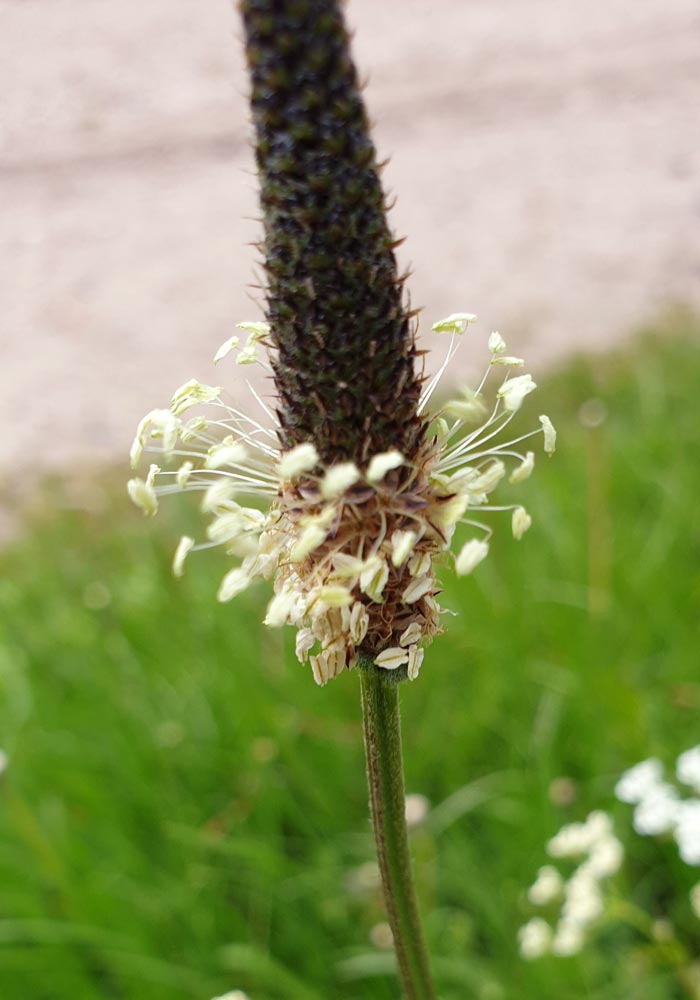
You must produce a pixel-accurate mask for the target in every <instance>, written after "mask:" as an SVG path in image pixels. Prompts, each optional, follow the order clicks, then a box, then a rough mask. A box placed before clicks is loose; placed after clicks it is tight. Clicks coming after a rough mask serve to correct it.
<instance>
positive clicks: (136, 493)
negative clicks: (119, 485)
mask: <svg viewBox="0 0 700 1000" xmlns="http://www.w3.org/2000/svg"><path fill="white" fill-rule="evenodd" d="M126 488H127V490H128V493H129V496H130V497H131V500H132V502H133V503H135V504H136V506H137V507H140V508H141V510H142V511H143V512H144V514H145V515H146V517H153V515H154V514H155V513H156V512H157V510H158V497H157V496H156V491H155V490H154V489H153V486H151V485H150V484H149V483H147V482H144V480H143V479H130V480H129V482H128V483H127V484H126Z"/></svg>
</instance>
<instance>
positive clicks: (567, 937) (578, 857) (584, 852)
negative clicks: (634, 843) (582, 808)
mask: <svg viewBox="0 0 700 1000" xmlns="http://www.w3.org/2000/svg"><path fill="white" fill-rule="evenodd" d="M547 853H548V854H549V856H550V857H551V858H556V859H557V860H563V861H567V860H575V861H578V865H577V867H576V868H575V869H574V871H573V872H572V873H571V874H570V875H569V877H568V878H566V879H565V878H564V876H563V875H562V874H561V872H560V871H559V869H558V868H555V867H554V865H545V866H544V867H543V868H540V870H539V872H538V873H537V878H536V879H535V881H534V883H533V884H532V885H531V886H530V889H529V890H528V894H527V895H528V899H529V901H530V902H531V903H532V904H533V905H534V906H551V905H552V904H561V905H560V909H559V914H558V916H557V918H556V922H555V924H554V925H552V924H550V923H548V922H547V921H546V920H544V919H543V918H542V917H534V918H533V919H532V920H530V921H528V923H526V924H525V925H524V926H523V927H521V928H520V931H519V932H518V941H519V945H520V954H521V955H522V957H523V958H527V959H535V958H540V957H541V956H542V955H546V954H549V953H551V954H552V955H558V956H560V957H564V956H567V955H574V954H576V953H577V952H579V951H580V950H581V948H582V947H583V945H584V941H585V932H586V929H587V928H588V927H589V925H590V924H592V923H593V922H594V921H595V920H597V919H598V918H599V917H600V916H601V915H602V914H603V911H604V909H605V902H604V898H603V892H602V890H601V883H602V882H603V881H604V880H605V879H607V878H610V877H611V876H612V875H615V874H616V872H617V871H618V870H619V868H620V865H621V864H622V860H623V858H624V850H623V847H622V844H621V843H620V841H619V840H618V839H617V837H616V836H615V835H614V833H613V828H612V820H611V819H610V817H609V816H608V815H607V813H604V812H600V811H598V812H592V813H591V814H590V815H589V816H588V818H587V819H586V821H585V822H584V823H570V824H569V825H567V826H564V827H562V828H561V830H560V831H559V833H557V834H556V836H554V837H552V839H551V840H550V841H549V843H548V844H547Z"/></svg>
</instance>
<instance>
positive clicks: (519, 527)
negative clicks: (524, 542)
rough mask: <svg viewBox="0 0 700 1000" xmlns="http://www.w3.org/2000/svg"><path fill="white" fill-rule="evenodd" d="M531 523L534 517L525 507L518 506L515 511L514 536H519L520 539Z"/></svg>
mask: <svg viewBox="0 0 700 1000" xmlns="http://www.w3.org/2000/svg"><path fill="white" fill-rule="evenodd" d="M531 524H532V518H531V517H530V515H529V514H528V512H527V511H526V510H525V508H524V507H516V508H515V510H514V511H513V522H512V525H513V538H517V539H518V541H520V539H521V538H522V537H523V535H524V534H525V532H526V531H527V529H528V528H529V527H530V525H531Z"/></svg>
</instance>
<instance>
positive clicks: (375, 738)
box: [360, 661, 435, 1000]
mask: <svg viewBox="0 0 700 1000" xmlns="http://www.w3.org/2000/svg"><path fill="white" fill-rule="evenodd" d="M360 684H361V691H362V719H363V727H364V740H365V755H366V758H367V783H368V785H369V805H370V814H371V818H372V828H373V830H374V839H375V842H376V845H377V859H378V861H379V869H380V872H381V876H382V885H383V888H384V899H385V902H386V909H387V914H388V917H389V924H390V925H391V930H392V933H393V935H394V947H395V949H396V958H397V961H398V967H399V978H400V980H401V987H402V990H403V995H404V997H405V1000H435V988H434V986H433V981H432V977H431V974H430V968H429V965H428V956H427V952H426V949H425V944H424V942H423V933H422V931H421V925H420V918H419V915H418V905H417V902H416V892H415V888H414V885H413V874H412V871H411V859H410V854H409V849H408V834H407V831H406V814H405V793H404V778H403V757H402V752H401V718H400V714H399V685H398V684H397V683H395V682H394V681H393V679H392V678H391V676H387V674H386V671H384V672H383V671H381V670H378V669H377V668H376V667H375V666H374V664H372V663H371V661H369V662H364V663H363V664H362V669H361V670H360Z"/></svg>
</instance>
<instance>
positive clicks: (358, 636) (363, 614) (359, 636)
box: [349, 601, 369, 646]
mask: <svg viewBox="0 0 700 1000" xmlns="http://www.w3.org/2000/svg"><path fill="white" fill-rule="evenodd" d="M368 625H369V615H368V614H367V611H366V609H365V606H364V604H361V603H360V601H355V603H354V604H353V606H352V611H351V612H350V622H349V632H350V638H351V640H352V641H353V642H354V644H355V645H356V646H359V645H360V643H361V642H362V640H363V639H364V637H365V636H366V635H367V627H368Z"/></svg>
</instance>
